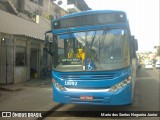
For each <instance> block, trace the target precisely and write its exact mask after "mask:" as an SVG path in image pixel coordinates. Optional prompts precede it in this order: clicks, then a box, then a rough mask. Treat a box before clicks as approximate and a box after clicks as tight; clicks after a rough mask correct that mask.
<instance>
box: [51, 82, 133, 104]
mask: <svg viewBox="0 0 160 120" xmlns="http://www.w3.org/2000/svg"><path fill="white" fill-rule="evenodd" d="M53 100H54V101H55V102H58V103H65V104H72V103H73V104H95V105H126V104H131V103H132V84H131V83H130V84H128V85H126V86H125V87H123V88H121V89H119V90H118V91H115V92H108V91H106V92H105V91H97V90H92V91H85V90H83V91H78V90H77V91H61V90H60V89H58V88H57V87H56V86H55V85H53Z"/></svg>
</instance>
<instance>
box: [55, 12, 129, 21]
mask: <svg viewBox="0 0 160 120" xmlns="http://www.w3.org/2000/svg"><path fill="white" fill-rule="evenodd" d="M118 12H120V13H123V14H125V12H124V11H118V10H88V11H82V12H77V13H72V14H67V15H65V16H63V17H60V18H58V19H57V20H61V19H66V18H71V17H75V16H81V15H90V14H99V13H118ZM125 15H126V14H125Z"/></svg>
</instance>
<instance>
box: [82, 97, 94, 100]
mask: <svg viewBox="0 0 160 120" xmlns="http://www.w3.org/2000/svg"><path fill="white" fill-rule="evenodd" d="M80 99H81V100H93V96H80Z"/></svg>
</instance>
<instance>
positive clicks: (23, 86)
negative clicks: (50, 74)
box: [0, 79, 56, 112]
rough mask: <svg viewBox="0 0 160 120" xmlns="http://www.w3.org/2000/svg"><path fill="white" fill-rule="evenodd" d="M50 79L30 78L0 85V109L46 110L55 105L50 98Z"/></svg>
mask: <svg viewBox="0 0 160 120" xmlns="http://www.w3.org/2000/svg"><path fill="white" fill-rule="evenodd" d="M52 98H53V94H52V86H51V79H46V80H39V79H32V80H29V81H26V82H21V83H17V84H13V85H3V86H0V111H1V112H2V111H10V112H14V111H15V112H23V111H35V112H46V111H49V110H50V109H52V108H53V107H54V106H56V103H54V102H53V100H52Z"/></svg>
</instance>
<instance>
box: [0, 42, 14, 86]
mask: <svg viewBox="0 0 160 120" xmlns="http://www.w3.org/2000/svg"><path fill="white" fill-rule="evenodd" d="M13 62H14V44H13V40H12V39H5V40H4V41H2V44H1V45H0V83H1V84H12V83H14V64H13Z"/></svg>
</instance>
